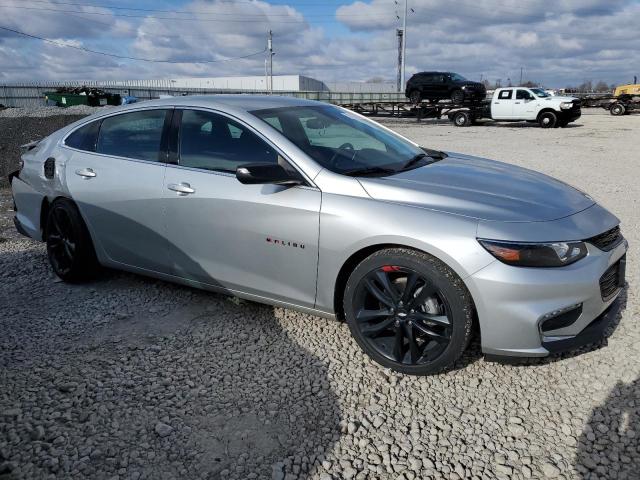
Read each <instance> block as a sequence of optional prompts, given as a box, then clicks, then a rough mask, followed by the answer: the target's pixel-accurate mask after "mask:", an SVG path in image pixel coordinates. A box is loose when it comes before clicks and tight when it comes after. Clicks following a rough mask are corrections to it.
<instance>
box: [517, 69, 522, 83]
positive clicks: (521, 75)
mask: <svg viewBox="0 0 640 480" xmlns="http://www.w3.org/2000/svg"><path fill="white" fill-rule="evenodd" d="M522 70H523V67H520V83H519V84H518V85H519V86H522Z"/></svg>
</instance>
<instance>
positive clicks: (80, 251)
mask: <svg viewBox="0 0 640 480" xmlns="http://www.w3.org/2000/svg"><path fill="white" fill-rule="evenodd" d="M44 234H45V240H46V242H47V255H48V257H49V263H51V267H52V268H53V271H54V272H55V274H56V275H57V276H58V277H60V278H61V279H62V280H64V281H65V282H71V283H74V282H80V281H83V280H87V279H89V278H91V277H92V276H93V275H94V274H95V273H96V271H97V270H98V261H97V259H96V254H95V250H94V248H93V242H92V240H91V236H90V235H89V231H88V230H87V227H86V225H85V223H84V221H83V219H82V216H81V215H80V212H79V211H78V208H77V207H76V205H75V204H74V203H73V202H72V201H71V200H68V199H66V198H59V199H58V200H56V201H55V202H54V203H53V204H52V205H51V207H50V208H49V213H48V216H47V223H46V228H45V231H44Z"/></svg>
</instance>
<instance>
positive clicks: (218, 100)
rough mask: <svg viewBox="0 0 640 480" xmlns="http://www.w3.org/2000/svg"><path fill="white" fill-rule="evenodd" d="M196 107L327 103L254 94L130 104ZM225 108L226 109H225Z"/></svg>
mask: <svg viewBox="0 0 640 480" xmlns="http://www.w3.org/2000/svg"><path fill="white" fill-rule="evenodd" d="M143 105H144V106H145V107H147V106H148V107H154V106H165V105H166V106H191V107H193V106H196V107H209V108H221V109H222V110H225V109H226V108H232V109H234V110H244V111H247V112H250V111H252V110H264V109H270V108H282V107H302V106H318V105H324V106H326V105H327V103H323V102H317V101H314V100H306V99H303V98H295V97H287V96H283V95H254V94H224V95H221V94H212V95H186V96H180V97H167V98H160V99H157V100H145V101H143V102H140V103H133V104H130V106H131V107H132V108H135V106H138V107H140V106H143ZM225 107H226V108H225Z"/></svg>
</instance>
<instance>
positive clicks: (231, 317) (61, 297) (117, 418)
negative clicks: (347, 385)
mask: <svg viewBox="0 0 640 480" xmlns="http://www.w3.org/2000/svg"><path fill="white" fill-rule="evenodd" d="M122 220H123V223H122V225H124V226H125V227H124V229H123V230H121V231H122V232H127V228H126V221H127V220H126V219H122ZM136 228H137V231H138V232H139V233H140V234H141V236H142V238H143V240H144V241H146V242H151V241H157V242H165V241H166V240H165V239H163V238H159V237H158V238H156V237H157V236H158V234H157V233H155V232H153V231H151V230H148V229H147V230H144V231H141V230H140V225H136ZM114 235H117V232H114ZM19 241H21V242H22V241H24V242H25V243H24V245H25V247H24V248H21V249H20V253H19V254H16V253H15V252H13V251H11V250H7V251H6V252H5V253H3V254H2V253H0V265H2V266H3V270H4V271H11V272H14V274H13V280H12V281H11V282H9V281H3V282H1V283H0V298H7V299H8V298H11V304H10V308H9V311H8V312H7V311H5V312H6V313H8V314H7V315H1V316H0V331H2V332H10V335H7V336H3V338H2V339H0V347H2V348H0V364H2V365H3V369H2V370H3V374H2V375H1V376H0V391H3V392H12V394H11V396H10V397H8V396H5V397H2V396H0V411H7V410H8V411H14V410H15V411H16V412H17V413H16V416H0V432H2V431H4V432H7V431H14V432H16V435H15V438H16V439H17V440H16V441H14V442H12V443H10V444H9V445H8V446H7V448H4V449H3V451H2V455H3V457H5V458H4V460H6V462H7V463H6V465H9V466H10V467H11V470H13V473H11V472H10V474H11V475H15V476H16V478H23V477H24V478H44V477H47V476H49V475H51V474H56V475H58V476H59V477H60V478H67V477H72V476H78V475H80V476H83V477H85V478H111V477H112V476H114V475H120V477H121V478H149V479H151V478H235V479H245V478H274V479H284V478H285V476H289V475H291V476H295V478H301V479H303V478H310V477H312V476H317V475H319V474H320V473H319V472H320V470H321V469H322V467H321V463H322V461H323V460H324V456H325V453H327V452H328V451H330V450H331V449H332V448H333V446H334V444H335V443H336V442H337V441H338V439H339V437H340V430H339V424H340V422H341V411H340V406H339V401H338V399H337V397H336V395H335V393H334V392H333V391H332V389H331V381H330V378H329V374H328V371H327V362H326V361H324V360H323V359H321V358H319V357H318V356H317V355H316V354H314V353H313V352H311V351H310V350H308V349H307V348H305V347H304V346H303V345H300V344H299V343H298V342H297V341H296V339H295V338H294V335H295V332H296V330H298V329H305V330H306V331H307V334H308V331H309V330H311V331H313V330H314V329H317V335H318V336H319V335H321V330H322V328H323V322H325V321H329V320H323V319H319V318H315V317H309V316H307V315H302V314H298V313H296V312H292V311H289V310H284V309H280V308H274V307H270V306H266V305H260V304H256V303H253V302H247V301H241V300H239V299H235V298H233V299H230V298H229V297H227V296H224V295H223V294H218V293H212V292H206V291H202V290H196V289H192V288H190V287H187V286H180V285H175V284H172V283H168V282H164V281H161V280H153V279H145V278H143V277H140V276H138V275H135V274H130V273H124V272H116V271H113V270H105V271H103V272H102V274H100V275H99V276H98V277H97V278H96V279H95V280H94V281H92V282H88V283H86V284H82V285H68V284H65V283H62V282H59V281H57V280H56V279H54V278H53V277H52V276H51V275H50V274H49V273H48V272H49V270H48V265H47V261H46V256H45V255H44V254H43V249H42V245H41V244H38V243H36V242H29V241H28V240H19ZM159 244H162V243H159ZM173 247H174V248H172V250H171V251H172V252H173V255H174V256H173V258H172V261H174V262H177V263H178V264H180V265H182V266H185V267H187V269H188V271H189V272H191V273H192V274H193V275H196V276H201V275H205V273H206V272H204V271H203V270H202V269H201V268H200V267H199V264H198V262H197V261H195V260H194V259H193V258H191V257H190V256H189V255H188V254H187V253H186V252H181V251H179V250H178V249H177V248H175V246H173ZM5 269H6V270H5ZM13 285H20V286H21V288H20V289H14V288H13ZM211 285H212V286H216V287H217V288H219V289H222V290H223V288H222V286H221V285H220V283H218V282H216V280H215V279H214V280H211ZM43 313H44V315H43ZM312 336H313V334H312ZM60 412H64V415H62V416H61V415H60ZM43 419H45V420H43ZM43 421H44V433H43V434H40V433H37V431H36V430H34V429H35V427H36V425H42V424H43ZM34 432H35V433H34ZM34 439H36V440H35V441H37V442H39V443H38V445H39V446H40V448H36V449H35V450H33V444H32V442H33V441H34ZM50 450H55V451H56V452H57V455H58V457H57V458H65V459H68V460H66V461H65V462H62V461H60V462H57V461H56V462H54V461H52V460H51V459H50V458H49V457H50V455H49V451H50ZM322 471H323V470H322Z"/></svg>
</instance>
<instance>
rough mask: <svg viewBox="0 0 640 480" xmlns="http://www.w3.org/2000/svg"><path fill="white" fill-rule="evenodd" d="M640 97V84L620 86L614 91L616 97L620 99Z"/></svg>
mask: <svg viewBox="0 0 640 480" xmlns="http://www.w3.org/2000/svg"><path fill="white" fill-rule="evenodd" d="M625 94H626V95H640V83H636V84H631V85H618V86H617V87H616V89H615V90H614V91H613V96H614V97H619V96H620V95H625Z"/></svg>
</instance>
